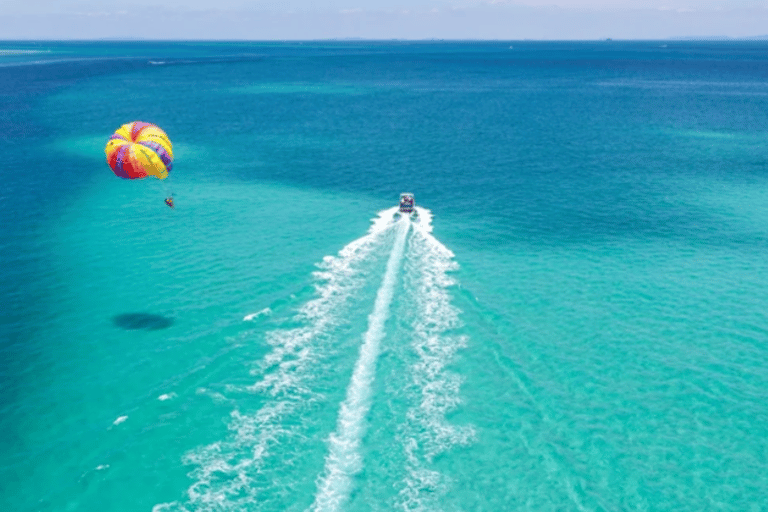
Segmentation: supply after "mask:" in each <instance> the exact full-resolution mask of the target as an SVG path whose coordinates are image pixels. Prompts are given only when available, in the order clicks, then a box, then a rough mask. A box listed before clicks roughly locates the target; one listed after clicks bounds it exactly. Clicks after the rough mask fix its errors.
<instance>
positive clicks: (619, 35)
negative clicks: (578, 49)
mask: <svg viewBox="0 0 768 512" xmlns="http://www.w3.org/2000/svg"><path fill="white" fill-rule="evenodd" d="M765 35H768V0H367V1H363V0H280V1H279V0H250V1H248V0H184V1H182V0H131V1H130V2H117V1H114V0H0V40H17V39H221V40H237V39H243V40H309V39H344V38H362V39H502V40H521V39H537V40H565V39H568V40H574V39H588V40H590V39H591V40H594V39H606V38H613V39H668V38H676V37H693V38H697V37H701V38H707V37H732V38H740V37H757V36H765Z"/></svg>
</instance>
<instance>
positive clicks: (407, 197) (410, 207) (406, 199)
mask: <svg viewBox="0 0 768 512" xmlns="http://www.w3.org/2000/svg"><path fill="white" fill-rule="evenodd" d="M403 216H407V217H410V218H411V219H413V220H416V219H417V218H418V216H419V213H418V212H417V211H416V202H415V201H414V199H413V194H411V193H409V192H403V193H402V194H400V206H399V207H398V209H397V213H395V218H396V219H399V218H400V217H403Z"/></svg>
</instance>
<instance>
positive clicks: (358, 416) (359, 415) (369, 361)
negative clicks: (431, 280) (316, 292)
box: [312, 219, 411, 512]
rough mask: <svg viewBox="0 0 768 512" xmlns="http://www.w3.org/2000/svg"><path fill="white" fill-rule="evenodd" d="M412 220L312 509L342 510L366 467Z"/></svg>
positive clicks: (382, 292) (399, 239)
mask: <svg viewBox="0 0 768 512" xmlns="http://www.w3.org/2000/svg"><path fill="white" fill-rule="evenodd" d="M410 225H411V223H410V220H408V219H403V220H401V221H399V222H398V228H397V229H398V231H397V236H396V239H395V243H394V246H393V248H392V252H391V253H390V256H389V260H388V262H387V269H386V272H385V274H384V279H383V280H382V283H381V287H380V288H379V290H378V292H377V293H376V302H375V303H374V307H373V312H372V313H371V315H370V316H369V317H368V330H367V331H366V332H365V334H364V335H363V344H362V345H361V347H360V356H359V358H358V360H357V362H356V363H355V369H354V372H353V373H352V379H351V381H350V383H349V386H348V387H347V395H346V398H345V400H344V402H343V403H342V404H341V408H340V410H339V417H338V421H337V427H336V432H334V433H333V434H332V435H331V437H330V440H329V443H328V445H329V446H328V448H329V453H328V456H327V458H326V464H325V471H324V474H323V476H322V477H321V479H320V481H319V483H318V490H317V494H316V496H315V502H314V504H313V505H312V510H313V511H315V512H325V511H336V510H339V509H340V508H341V507H342V506H343V505H344V504H345V503H346V502H347V500H348V499H349V494H350V492H351V489H352V478H353V477H354V475H355V474H356V473H357V472H359V471H360V469H361V467H362V456H361V454H360V451H359V447H360V442H361V441H362V437H363V434H364V432H365V417H366V415H367V413H368V410H369V409H370V406H371V386H372V383H373V379H374V376H375V370H376V359H377V358H378V355H379V346H380V344H381V340H382V339H383V338H384V334H385V333H384V324H385V322H386V320H387V318H388V317H389V307H390V304H391V303H392V297H393V294H394V290H395V285H396V284H397V274H398V271H399V269H400V264H401V262H402V259H403V250H404V247H405V239H406V236H407V234H408V231H409V229H410Z"/></svg>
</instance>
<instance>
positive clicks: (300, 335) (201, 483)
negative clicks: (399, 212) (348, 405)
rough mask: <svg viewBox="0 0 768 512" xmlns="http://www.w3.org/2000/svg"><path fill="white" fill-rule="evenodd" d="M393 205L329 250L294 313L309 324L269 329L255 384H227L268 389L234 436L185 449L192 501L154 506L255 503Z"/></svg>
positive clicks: (238, 422)
mask: <svg viewBox="0 0 768 512" xmlns="http://www.w3.org/2000/svg"><path fill="white" fill-rule="evenodd" d="M395 210H396V209H389V210H385V211H383V212H380V213H379V214H378V217H377V218H375V219H372V223H373V224H372V226H371V228H370V229H369V231H368V234H367V235H365V236H363V237H361V238H359V239H357V240H355V241H354V242H351V243H350V244H348V245H347V246H345V247H344V248H343V249H342V250H341V251H339V254H338V255H337V256H326V257H325V258H323V263H322V264H321V265H319V266H320V268H321V270H319V271H317V272H315V273H314V274H313V275H314V277H315V278H316V279H318V280H319V281H321V282H322V284H318V285H317V286H316V295H317V296H316V298H315V299H313V300H311V301H309V302H307V303H306V304H304V306H302V307H301V308H300V310H299V311H298V313H297V314H296V316H295V317H294V320H295V321H297V322H301V323H302V324H304V325H303V326H302V327H298V328H295V329H289V330H277V331H272V332H270V333H268V334H267V339H266V341H267V343H269V344H270V345H271V346H272V350H271V352H269V353H268V354H267V355H266V356H265V358H264V360H263V361H262V362H261V364H260V366H259V368H257V369H256V370H255V371H254V372H252V373H254V374H256V375H260V376H261V379H260V380H258V381H257V382H256V383H254V384H253V385H250V386H246V387H237V386H229V387H228V388H227V390H228V391H231V392H248V393H258V394H260V395H262V396H266V397H267V398H268V400H267V402H266V404H265V405H264V406H263V407H261V408H260V409H259V410H258V411H257V412H255V413H252V414H245V413H241V412H240V411H239V410H237V409H235V410H233V411H232V412H231V414H230V424H229V430H230V432H231V433H232V434H231V436H230V438H229V439H227V440H223V441H218V442H215V443H213V444H210V445H208V446H204V447H201V448H198V449H196V450H194V451H192V452H190V453H188V454H186V455H185V457H184V462H185V463H186V464H192V465H195V466H196V469H194V470H193V471H192V472H191V473H190V476H191V477H193V478H194V479H195V482H194V483H193V484H192V485H191V487H190V488H189V489H188V490H187V495H188V498H189V500H188V503H180V502H178V501H176V502H171V503H161V504H158V505H156V506H155V507H154V509H153V510H156V511H161V510H163V511H164V510H194V511H196V512H202V511H221V510H250V509H251V508H252V507H253V505H254V504H255V503H258V501H259V494H260V493H261V487H260V486H259V484H258V482H257V481H258V480H259V479H261V480H260V481H263V480H264V478H263V476H262V475H260V473H262V472H263V471H264V467H265V465H264V461H265V458H266V457H268V456H269V455H270V449H271V448H272V447H273V446H274V445H276V444H278V443H280V442H281V441H284V440H285V439H286V438H291V437H294V436H295V435H297V432H295V430H296V429H297V428H298V427H297V426H296V425H295V424H293V423H291V422H286V419H287V418H288V417H289V416H290V415H291V414H294V413H295V412H296V411H297V410H298V409H299V407H301V406H302V405H304V406H306V405H307V404H310V403H311V402H312V401H313V400H314V398H315V397H314V396H313V393H312V392H311V389H310V383H308V380H309V379H310V378H311V376H312V375H313V369H314V368H316V367H317V365H318V358H320V357H322V354H321V353H320V348H319V346H320V345H322V343H321V340H323V338H324V337H326V336H328V334H329V333H330V332H331V331H332V330H333V328H334V327H335V326H336V325H338V323H339V322H340V321H342V320H343V319H344V317H345V313H346V311H347V310H348V306H349V304H348V302H349V299H350V297H351V296H352V295H353V294H354V293H355V292H356V291H357V290H359V289H360V288H361V286H362V285H363V284H364V283H365V280H364V279H362V278H361V270H360V264H361V263H362V262H364V261H366V260H367V259H368V258H370V257H371V256H372V255H373V254H374V252H375V250H376V248H377V247H378V245H379V244H380V243H381V241H382V239H383V234H384V233H385V232H387V231H388V230H389V229H391V228H393V227H394V225H393V224H392V218H393V215H394V211H395Z"/></svg>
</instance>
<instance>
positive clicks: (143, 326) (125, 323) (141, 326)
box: [112, 313, 173, 331]
mask: <svg viewBox="0 0 768 512" xmlns="http://www.w3.org/2000/svg"><path fill="white" fill-rule="evenodd" d="M112 323H113V324H115V326H116V327H119V328H121V329H125V330H127V331H137V330H141V331H159V330H160V329H167V328H168V327H170V326H172V325H173V318H170V317H167V316H162V315H155V314H153V313H123V314H121V315H115V316H113V317H112Z"/></svg>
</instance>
